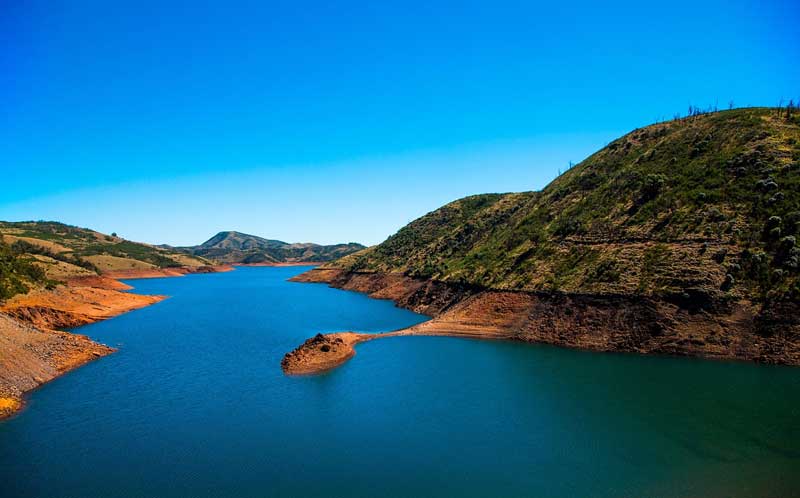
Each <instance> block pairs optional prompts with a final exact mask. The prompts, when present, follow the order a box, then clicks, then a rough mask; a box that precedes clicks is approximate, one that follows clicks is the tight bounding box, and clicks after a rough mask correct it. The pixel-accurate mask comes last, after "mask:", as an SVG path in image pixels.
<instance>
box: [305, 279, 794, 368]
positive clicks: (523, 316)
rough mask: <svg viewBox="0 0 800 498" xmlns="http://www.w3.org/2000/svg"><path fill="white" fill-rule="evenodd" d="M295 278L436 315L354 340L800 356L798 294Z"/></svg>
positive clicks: (778, 358) (770, 358)
mask: <svg viewBox="0 0 800 498" xmlns="http://www.w3.org/2000/svg"><path fill="white" fill-rule="evenodd" d="M292 280H293V281H295V282H317V283H327V284H329V285H331V286H332V287H336V288H341V289H346V290H353V291H359V292H365V293H367V294H369V295H370V296H371V297H374V298H379V299H391V300H393V301H394V302H395V303H397V305H398V306H401V307H404V308H408V309H411V310H413V311H416V312H419V313H424V314H428V315H431V316H433V317H434V318H433V319H432V320H430V321H427V322H424V323H422V324H419V325H416V326H413V327H410V328H408V329H404V330H401V331H396V332H392V333H389V334H356V335H355V337H350V340H351V341H350V342H351V345H354V344H356V343H358V342H361V341H364V340H370V339H374V338H377V337H394V336H398V335H450V336H461V337H479V338H490V339H511V340H520V341H526V342H541V343H547V344H554V345H559V346H566V347H574V348H581V349H591V350H596V351H620V352H634V353H643V354H669V355H687V356H701V357H708V358H722V359H739V360H751V361H759V362H765V363H782V364H789V365H799V364H800V306H798V305H797V304H796V303H782V304H781V305H779V306H776V307H774V308H770V309H768V310H762V309H761V308H760V307H756V306H754V305H753V304H750V303H748V302H744V301H742V302H736V303H721V302H712V303H703V306H702V307H697V306H693V305H691V304H692V303H681V302H678V303H672V302H668V301H664V300H655V299H651V298H643V297H642V298H639V297H635V296H613V295H588V294H563V293H562V294H554V293H528V292H504V291H493V290H484V289H480V288H475V287H466V286H459V285H454V284H449V283H442V282H436V281H430V280H418V279H413V278H409V277H406V276H403V275H399V274H379V273H352V272H346V271H343V270H338V269H324V268H320V269H312V270H310V271H308V272H306V273H303V274H302V275H299V276H297V277H295V278H293V279H292ZM694 304H696V303H694ZM334 336H335V334H334ZM351 356H352V354H351V355H350V356H348V357H347V358H345V359H344V360H343V361H346V360H347V359H349V357H351ZM309 364H313V362H309ZM289 373H291V372H289ZM304 373H309V372H304Z"/></svg>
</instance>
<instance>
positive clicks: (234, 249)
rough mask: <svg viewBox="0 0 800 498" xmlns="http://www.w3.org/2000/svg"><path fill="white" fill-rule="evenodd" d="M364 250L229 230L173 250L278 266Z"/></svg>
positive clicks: (224, 260) (232, 261)
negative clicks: (271, 237)
mask: <svg viewBox="0 0 800 498" xmlns="http://www.w3.org/2000/svg"><path fill="white" fill-rule="evenodd" d="M364 248H365V246H363V245H361V244H358V243H355V242H350V243H345V244H331V245H322V244H314V243H311V242H297V243H289V242H284V241H281V240H275V239H266V238H263V237H259V236H257V235H251V234H247V233H243V232H238V231H234V230H229V231H222V232H218V233H217V234H215V235H214V236H212V237H211V238H209V239H208V240H206V241H205V242H203V243H202V244H199V245H196V246H183V247H174V248H173V249H175V250H178V251H182V252H185V253H187V254H190V255H193V256H198V257H204V258H209V259H214V260H216V261H220V262H222V263H229V264H236V263H238V264H270V263H274V264H278V263H305V262H307V263H319V262H324V261H331V260H334V259H337V258H340V257H343V256H347V255H348V254H352V253H354V252H356V251H360V250H362V249H364Z"/></svg>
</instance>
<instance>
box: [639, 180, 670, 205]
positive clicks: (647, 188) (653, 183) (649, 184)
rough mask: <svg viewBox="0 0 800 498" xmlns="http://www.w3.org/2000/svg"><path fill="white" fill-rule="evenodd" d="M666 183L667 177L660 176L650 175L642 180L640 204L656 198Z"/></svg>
mask: <svg viewBox="0 0 800 498" xmlns="http://www.w3.org/2000/svg"><path fill="white" fill-rule="evenodd" d="M666 183H667V177H666V176H665V175H662V174H651V175H647V176H646V177H645V178H644V182H643V183H642V188H641V190H640V196H639V199H640V202H642V203H645V202H647V201H650V200H653V199H655V198H656V197H658V194H660V193H661V192H662V191H663V190H664V186H665V185H666Z"/></svg>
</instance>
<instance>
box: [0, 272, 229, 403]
mask: <svg viewBox="0 0 800 498" xmlns="http://www.w3.org/2000/svg"><path fill="white" fill-rule="evenodd" d="M232 269H233V268H232V267H229V266H222V267H190V268H182V269H170V270H130V271H125V272H114V274H112V275H103V276H86V277H77V278H73V279H70V280H69V281H68V282H67V283H66V285H60V286H58V287H56V288H55V289H52V290H44V289H42V290H34V291H31V292H29V293H28V294H25V295H19V296H15V297H14V298H12V299H10V300H8V301H6V302H5V303H3V304H2V305H0V418H3V417H7V416H9V415H12V414H13V413H15V412H16V411H18V410H20V409H21V408H22V407H23V405H24V402H23V395H24V393H25V392H27V391H30V390H31V389H34V388H36V387H38V386H40V385H41V384H43V383H45V382H48V381H50V380H52V379H54V378H56V377H58V376H59V375H61V374H64V373H66V372H68V371H70V370H72V369H74V368H77V367H79V366H81V365H83V364H85V363H88V362H89V361H91V360H93V359H96V358H99V357H102V356H105V355H107V354H110V353H112V352H114V351H115V350H114V348H111V347H109V346H106V345H103V344H98V343H96V342H94V341H92V340H91V339H89V338H88V337H86V336H83V335H79V334H73V333H70V332H63V331H61V330H58V329H63V328H73V327H78V326H81V325H86V324H89V323H93V322H97V321H100V320H105V319H107V318H111V317H114V316H117V315H120V314H122V313H125V312H128V311H131V310H135V309H138V308H142V307H144V306H149V305H151V304H153V303H157V302H159V301H161V300H163V299H165V297H166V296H143V295H139V294H132V293H129V292H122V291H124V290H128V289H130V288H131V287H130V286H129V285H126V284H124V283H122V282H120V281H118V280H115V278H155V277H173V276H183V275H186V274H187V273H210V272H215V271H229V270H232Z"/></svg>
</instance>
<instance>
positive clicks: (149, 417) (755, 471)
mask: <svg viewBox="0 0 800 498" xmlns="http://www.w3.org/2000/svg"><path fill="white" fill-rule="evenodd" d="M303 270H304V269H303V268H297V267H295V268H239V269H237V270H236V271H234V272H230V273H220V274H210V275H192V276H188V277H185V278H169V279H154V280H136V281H131V282H129V283H131V284H132V285H134V286H135V287H136V290H135V291H136V292H141V293H152V294H167V295H170V296H171V297H170V299H167V300H166V301H163V302H161V303H159V304H157V305H154V306H151V307H148V308H145V309H142V310H138V311H135V312H132V313H128V314H126V315H122V316H120V317H117V318H114V319H112V320H108V321H105V322H100V323H96V324H93V325H90V326H87V327H82V328H80V329H79V332H80V333H84V334H87V335H89V336H91V337H93V338H95V339H97V340H99V341H101V342H105V343H107V344H111V345H115V346H118V347H119V352H118V353H116V354H114V355H111V356H108V357H105V358H103V359H100V360H98V361H96V362H93V363H91V364H89V365H87V366H85V367H83V368H80V369H78V370H76V371H74V372H72V373H70V374H68V375H66V376H64V377H61V378H59V379H57V380H55V381H54V382H52V383H49V384H47V385H45V386H43V387H42V388H40V389H38V390H36V391H35V392H33V393H32V394H31V396H30V398H29V406H28V409H27V410H25V411H24V412H23V413H22V414H21V415H19V416H17V417H15V418H13V419H11V420H9V421H7V422H4V423H0V496H2V497H4V498H11V497H17V496H20V497H22V496H25V497H53V498H55V497H81V498H85V497H117V496H119V497H170V496H186V497H204V496H209V497H210V496H213V497H226V496H230V497H262V496H319V497H323V496H325V497H327V496H337V497H347V496H396V497H410V496H454V495H458V496H541V497H548V496H653V497H659V496H664V497H671V496H681V497H684V496H720V497H722V496H776V497H779V496H780V497H783V496H797V495H798V494H800V369H798V368H789V367H773V366H763V365H754V364H748V363H724V362H712V361H701V360H690V359H679V358H655V357H641V356H635V355H614V354H597V353H587V352H580V351H572V350H566V349H560V348H554V347H547V346H537V345H526V344H516V343H507V342H486V341H475V340H462V339H453V338H433V337H402V338H391V339H386V340H379V341H373V342H369V343H365V344H362V345H359V346H358V354H357V356H356V357H355V358H354V359H353V360H351V361H350V362H349V363H347V364H345V365H344V366H343V367H341V368H339V369H336V370H334V371H332V372H330V373H328V374H325V375H321V376H315V377H285V376H284V375H283V374H282V373H281V370H280V366H279V362H280V359H281V357H282V356H283V354H284V353H285V352H287V351H289V350H291V349H292V348H294V347H295V346H297V345H298V344H299V343H300V342H302V341H303V340H304V339H306V338H307V337H309V336H311V335H312V334H314V333H316V332H320V331H322V332H326V331H338V330H359V331H384V330H391V329H395V328H399V327H405V326H408V325H412V324H414V323H418V322H420V321H422V320H424V319H425V317H423V316H420V315H417V314H414V313H411V312H409V311H405V310H401V309H398V308H395V307H394V306H393V305H392V304H391V303H390V302H387V301H378V300H373V299H369V298H367V297H365V296H364V295H361V294H357V293H352V292H345V291H340V290H335V289H330V288H328V287H326V286H324V285H319V284H296V283H289V282H286V279H287V278H289V277H290V276H292V275H294V274H296V273H299V272H301V271H303Z"/></svg>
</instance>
